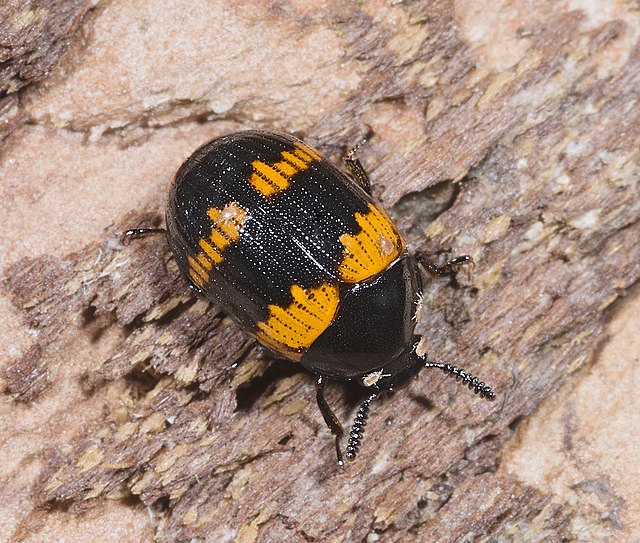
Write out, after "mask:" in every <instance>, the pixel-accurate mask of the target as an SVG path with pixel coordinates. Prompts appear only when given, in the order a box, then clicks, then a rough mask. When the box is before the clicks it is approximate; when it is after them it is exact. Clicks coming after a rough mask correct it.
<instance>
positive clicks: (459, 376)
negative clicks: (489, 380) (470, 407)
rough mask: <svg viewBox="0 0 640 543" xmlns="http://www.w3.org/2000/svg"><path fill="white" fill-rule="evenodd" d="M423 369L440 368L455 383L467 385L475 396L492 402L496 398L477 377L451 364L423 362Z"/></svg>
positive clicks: (489, 388) (488, 387)
mask: <svg viewBox="0 0 640 543" xmlns="http://www.w3.org/2000/svg"><path fill="white" fill-rule="evenodd" d="M424 367H425V368H440V369H441V370H442V371H444V372H445V373H447V374H449V375H450V376H451V377H453V378H454V379H455V380H456V381H462V384H463V385H467V386H468V387H469V389H470V390H473V391H474V392H475V393H476V394H478V395H480V396H481V397H482V398H486V399H487V400H493V399H494V398H495V397H496V394H495V392H493V390H491V387H490V386H488V385H487V384H485V383H484V382H483V381H481V380H480V379H478V378H477V377H475V376H473V375H471V374H470V373H467V372H466V371H464V370H463V369H460V368H458V367H456V366H452V365H451V364H440V363H435V362H425V364H424Z"/></svg>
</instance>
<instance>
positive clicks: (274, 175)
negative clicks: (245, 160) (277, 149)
mask: <svg viewBox="0 0 640 543" xmlns="http://www.w3.org/2000/svg"><path fill="white" fill-rule="evenodd" d="M318 160H322V157H321V156H320V155H319V154H318V153H317V152H316V151H314V150H313V149H312V148H311V147H309V146H307V145H305V144H304V143H302V142H296V143H295V144H294V147H293V149H290V150H288V151H282V152H281V153H280V160H279V161H278V162H274V163H273V164H268V163H266V162H262V161H260V160H254V161H253V162H252V163H251V167H252V168H253V173H252V174H251V176H250V177H249V183H251V185H252V186H253V188H254V189H256V190H257V191H258V192H259V193H260V194H262V195H263V196H266V197H267V198H268V197H269V196H273V195H274V194H277V193H278V192H281V191H283V190H285V189H287V188H289V185H291V178H292V177H293V176H294V175H295V174H297V173H298V172H301V171H303V170H306V169H307V168H308V167H309V164H311V163H312V162H314V161H318Z"/></svg>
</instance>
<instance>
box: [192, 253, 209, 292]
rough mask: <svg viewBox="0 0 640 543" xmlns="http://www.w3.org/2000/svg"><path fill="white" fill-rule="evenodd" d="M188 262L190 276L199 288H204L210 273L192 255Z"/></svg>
mask: <svg viewBox="0 0 640 543" xmlns="http://www.w3.org/2000/svg"><path fill="white" fill-rule="evenodd" d="M187 262H188V263H189V277H190V278H191V280H192V281H193V283H194V284H195V285H196V286H197V287H198V288H202V285H204V284H205V283H206V282H207V281H208V280H209V273H208V272H207V271H206V270H205V269H204V268H203V267H202V266H201V265H200V264H199V263H198V261H197V260H196V259H195V258H193V257H192V256H188V257H187Z"/></svg>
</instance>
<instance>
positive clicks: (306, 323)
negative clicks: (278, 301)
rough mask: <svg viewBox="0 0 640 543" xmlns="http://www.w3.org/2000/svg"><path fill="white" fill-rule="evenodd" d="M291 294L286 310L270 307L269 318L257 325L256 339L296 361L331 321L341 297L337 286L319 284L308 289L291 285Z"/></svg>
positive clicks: (275, 306)
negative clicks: (291, 298) (290, 300)
mask: <svg viewBox="0 0 640 543" xmlns="http://www.w3.org/2000/svg"><path fill="white" fill-rule="evenodd" d="M291 295H292V296H293V302H291V303H290V304H289V305H288V306H287V307H280V306H277V305H269V307H268V309H269V316H268V317H267V319H266V320H264V321H262V322H259V323H258V329H259V332H258V333H257V334H256V339H257V340H258V341H260V343H262V344H263V345H265V346H266V347H268V348H270V349H271V350H273V351H275V352H277V353H281V354H284V355H286V356H287V357H288V358H289V359H291V360H296V361H298V360H300V358H301V357H302V354H303V353H304V352H305V351H306V350H307V349H308V348H309V347H310V346H311V345H312V344H313V342H314V341H315V340H316V339H317V338H318V336H320V334H322V332H324V331H325V330H326V329H327V327H328V326H329V325H330V324H331V323H332V322H333V319H334V317H335V315H336V312H337V311H338V302H339V299H340V294H339V291H338V286H337V285H331V284H322V285H320V286H318V287H313V288H309V289H303V288H302V287H301V286H299V285H293V286H292V287H291Z"/></svg>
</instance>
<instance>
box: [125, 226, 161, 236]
mask: <svg viewBox="0 0 640 543" xmlns="http://www.w3.org/2000/svg"><path fill="white" fill-rule="evenodd" d="M166 233H167V230H166V229H165V228H132V229H131V230H125V231H124V233H123V235H124V236H127V237H128V238H139V237H142V236H148V235H150V234H166Z"/></svg>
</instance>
